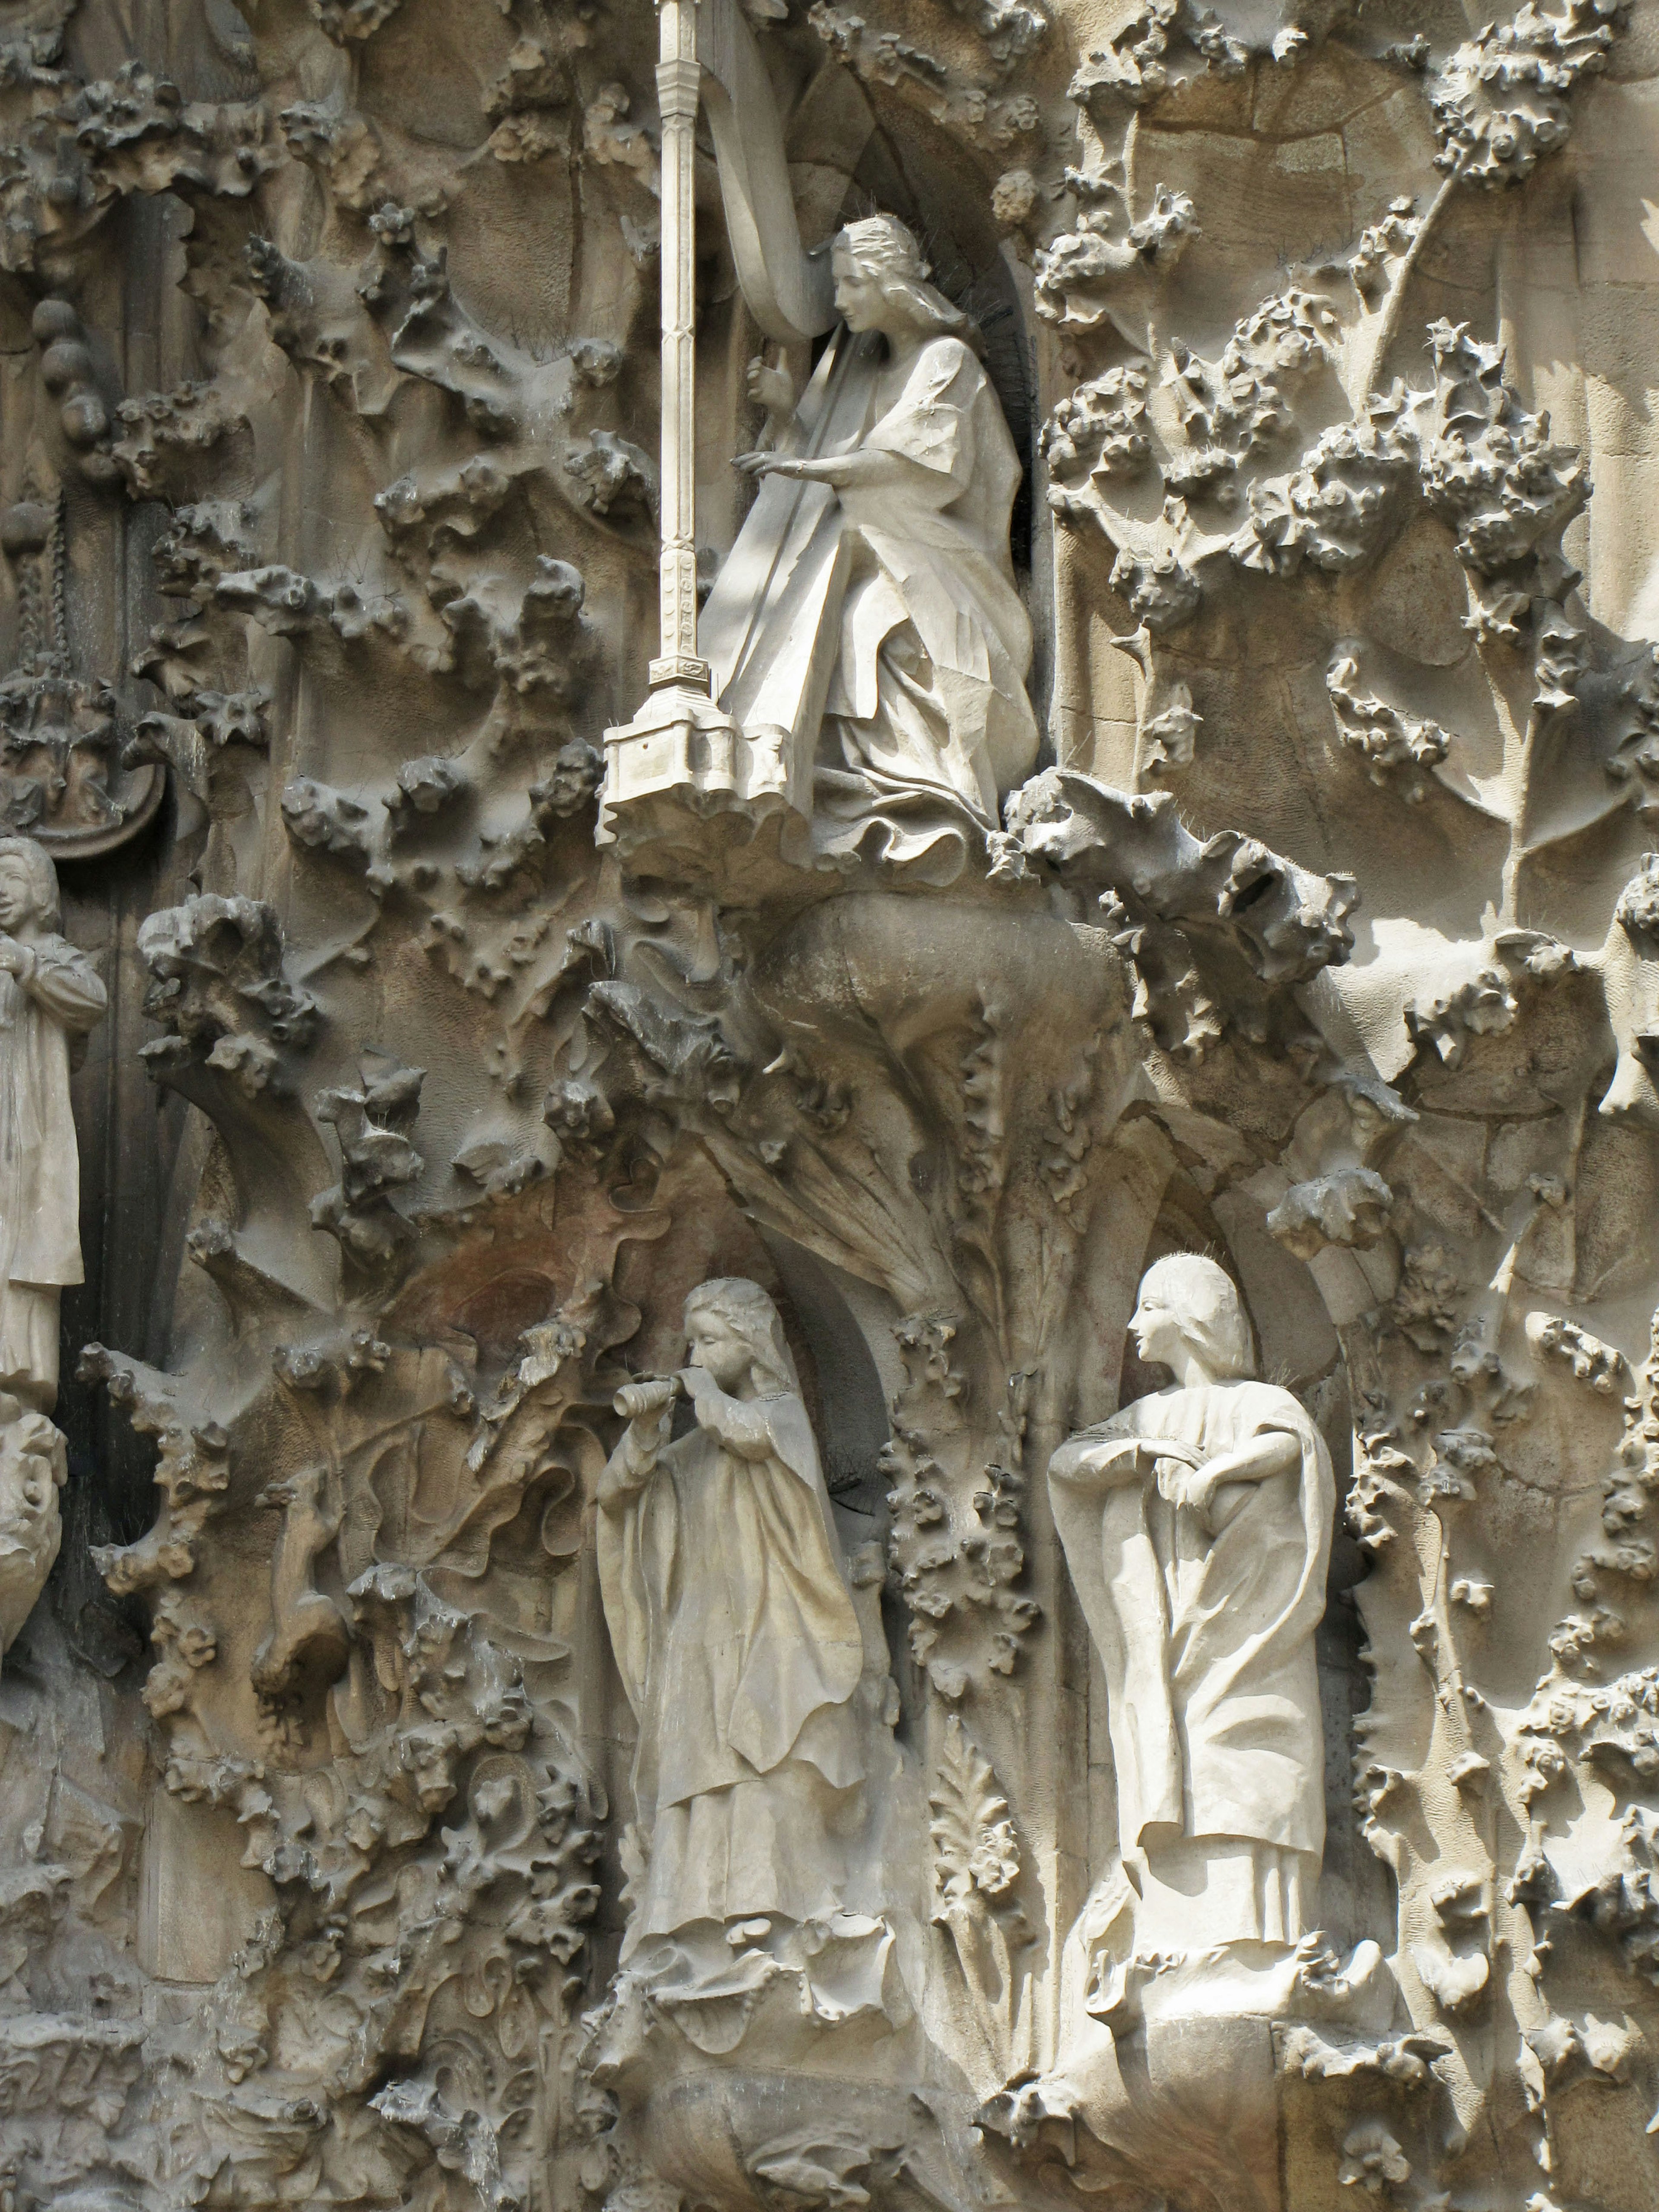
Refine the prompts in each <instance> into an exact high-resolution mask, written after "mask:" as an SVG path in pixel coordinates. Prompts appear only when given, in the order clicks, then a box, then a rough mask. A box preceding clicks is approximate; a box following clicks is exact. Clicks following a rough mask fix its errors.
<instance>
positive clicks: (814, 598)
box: [702, 216, 1037, 883]
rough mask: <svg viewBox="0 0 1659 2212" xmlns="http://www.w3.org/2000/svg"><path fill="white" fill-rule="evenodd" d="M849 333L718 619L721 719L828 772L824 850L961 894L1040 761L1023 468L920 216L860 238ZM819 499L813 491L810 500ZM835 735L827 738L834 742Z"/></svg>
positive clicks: (823, 779)
mask: <svg viewBox="0 0 1659 2212" xmlns="http://www.w3.org/2000/svg"><path fill="white" fill-rule="evenodd" d="M833 267H834V271H835V278H836V309H837V311H838V313H840V315H841V317H842V325H841V328H840V331H839V332H838V334H837V336H836V338H835V339H834V341H833V342H832V343H831V345H830V346H829V348H827V349H826V350H825V352H824V354H823V358H822V359H821V360H820V361H819V362H818V365H817V368H816V370H815V371H814V372H813V376H812V381H811V385H810V386H808V387H807V390H806V392H805V394H804V395H803V398H802V399H801V403H800V405H799V409H798V410H796V412H795V415H794V416H793V421H792V422H790V424H789V426H788V428H787V430H786V431H785V432H784V433H783V435H782V437H781V440H780V441H779V443H778V445H777V446H776V447H774V448H773V449H771V450H769V451H766V452H762V453H748V454H744V455H741V456H739V458H738V464H737V465H738V467H739V468H740V469H743V470H744V471H747V473H748V474H750V476H752V477H758V478H759V479H760V480H761V483H762V487H763V489H762V491H761V495H760V497H759V498H758V499H757V501H756V503H755V506H754V507H753V508H752V510H751V511H750V515H749V519H748V520H747V521H746V522H745V523H744V527H743V529H742V531H741V532H739V534H738V541H737V544H735V545H734V546H733V547H732V552H731V554H730V556H728V558H727V560H726V564H725V567H724V568H723V569H722V571H721V573H720V578H719V580H718V581H717V582H716V584H715V586H714V591H713V592H711V593H710V595H709V600H708V606H707V607H706V609H705V610H704V613H703V618H702V639H703V643H704V646H705V648H706V649H707V651H708V655H709V658H710V659H711V661H712V663H713V665H714V691H715V696H716V697H717V698H718V699H719V701H720V704H721V705H722V706H723V707H724V708H726V711H727V712H728V713H730V714H732V716H733V717H734V718H735V719H736V720H738V722H740V723H741V724H742V726H743V727H744V729H745V730H746V731H747V732H749V734H750V740H751V742H752V741H753V739H754V738H755V737H756V736H757V734H758V733H760V732H765V733H766V734H767V735H768V736H769V737H772V738H775V742H776V744H777V745H778V747H779V749H780V751H781V753H782V754H783V755H785V756H786V757H794V756H796V755H798V754H799V753H802V752H805V754H806V755H807V756H808V757H813V756H814V755H815V754H816V755H817V757H818V765H817V774H816V775H815V777H814V780H813V784H812V806H813V811H814V816H815V819H816V821H817V832H816V836H815V839H814V844H815V849H816V851H817V853H818V854H820V855H822V856H823V857H826V858H828V859H831V860H834V859H836V858H846V859H848V860H850V859H851V856H852V855H854V854H856V853H857V852H858V851H860V848H862V849H864V850H866V851H868V852H871V853H872V854H873V855H874V856H875V857H877V858H879V859H883V860H888V861H890V863H892V864H893V865H894V866H898V867H901V868H906V869H909V870H912V871H914V872H916V873H918V874H920V875H922V876H925V877H926V878H927V879H928V880H930V881H933V882H938V883H949V882H951V881H952V880H954V878H956V876H957V874H959V873H960V872H961V869H962V866H963V859H964V857H965V846H966V839H965V837H964V835H963V828H964V825H965V826H966V828H967V829H968V830H969V832H970V833H971V831H972V830H973V829H975V828H977V829H979V830H980V831H981V832H983V831H985V830H987V829H994V828H995V827H996V825H997V823H998V820H999V808H1000V802H1001V799H1002V796H1003V794H1004V793H1006V792H1007V791H1009V790H1011V789H1012V787H1013V786H1014V785H1015V784H1017V783H1018V782H1019V781H1020V780H1021V779H1022V778H1023V777H1024V775H1026V773H1027V772H1028V771H1029V770H1030V768H1031V766H1032V764H1033V763H1034V762H1035V760H1036V748H1037V733H1036V721H1035V719H1034V718H1033V716H1032V713H1031V707H1030V700H1029V699H1028V698H1027V696H1026V694H1025V676H1026V671H1027V670H1028V669H1029V667H1030V658H1031V637H1030V619H1029V617H1027V615H1026V612H1025V610H1024V606H1023V605H1021V603H1020V600H1019V597H1018V592H1016V590H1015V588H1014V579H1013V567H1012V562H1011V560H1010V558H1009V553H1008V519H1009V514H1010V512H1011V510H1012V506H1013V500H1014V494H1015V492H1016V490H1017V489H1018V484H1019V474H1020V471H1019V459H1018V455H1017V454H1016V453H1015V451H1014V447H1013V441H1012V438H1011V437H1010V436H1009V435H1008V427H1007V424H1006V422H1005V421H1004V420H1003V415H1002V408H1001V404H1000V401H999V400H998V398H997V395H996V392H995V389H994V386H992V384H991V382H990V380H989V378H988V377H987V375H986V373H985V370H984V368H982V366H981V363H980V362H979V361H978V360H977V359H976V358H975V353H974V349H973V346H972V344H971V343H970V342H969V341H970V338H971V336H972V332H971V326H970V325H969V322H968V319H967V318H966V317H965V316H964V315H963V313H962V312H961V310H960V309H959V308H957V307H952V306H951V302H950V301H948V300H946V299H945V297H944V295H942V294H941V293H939V291H938V290H937V289H935V288H934V287H933V285H931V284H929V283H927V275H928V269H927V263H926V261H925V260H924V259H923V258H922V256H921V249H920V247H919V246H917V244H916V241H915V238H914V237H912V235H911V234H910V233H909V231H908V230H907V229H906V228H905V227H904V225H903V224H902V222H896V221H895V220H894V219H893V218H892V217H891V216H872V217H871V218H869V219H868V220H867V221H865V222H856V223H851V224H849V225H848V227H847V228H846V229H844V230H842V232H841V233H840V234H838V236H837V237H836V242H835V248H834V254H833ZM803 487H804V489H802V488H803ZM820 733H822V734H820Z"/></svg>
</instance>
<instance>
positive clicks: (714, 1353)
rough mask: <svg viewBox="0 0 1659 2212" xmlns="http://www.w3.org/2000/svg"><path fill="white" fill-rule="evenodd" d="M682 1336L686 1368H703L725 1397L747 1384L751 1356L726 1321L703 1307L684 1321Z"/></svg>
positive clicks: (747, 1348) (747, 1347) (751, 1360)
mask: <svg viewBox="0 0 1659 2212" xmlns="http://www.w3.org/2000/svg"><path fill="white" fill-rule="evenodd" d="M685 1334H686V1343H687V1364H689V1365H690V1366H692V1367H701V1368H703V1369H705V1370H707V1372H708V1374H709V1375H710V1376H712V1377H713V1379H714V1381H715V1382H716V1383H719V1385H720V1389H722V1390H724V1391H726V1393H727V1395H733V1394H735V1393H736V1392H737V1391H738V1390H739V1389H741V1388H742V1386H743V1384H744V1383H745V1382H747V1380H748V1379H749V1370H750V1365H751V1364H753V1358H754V1355H753V1353H752V1352H750V1349H749V1346H747V1345H746V1344H745V1343H744V1341H743V1340H742V1338H741V1337H739V1336H738V1335H736V1334H733V1332H732V1326H731V1324H730V1322H726V1321H725V1320H723V1319H722V1318H721V1316H720V1315H719V1314H717V1313H714V1312H713V1311H711V1310H709V1308H708V1307H707V1306H705V1307H703V1308H702V1310H700V1311H699V1312H696V1313H694V1314H692V1315H690V1316H689V1317H688V1318H687V1321H686V1324H685Z"/></svg>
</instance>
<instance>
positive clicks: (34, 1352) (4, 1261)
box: [0, 936, 106, 1407]
mask: <svg viewBox="0 0 1659 2212" xmlns="http://www.w3.org/2000/svg"><path fill="white" fill-rule="evenodd" d="M26 950H27V951H29V952H30V953H31V954H32V956H33V957H32V959H31V962H30V963H29V967H28V972H27V974H26V975H24V976H23V977H22V978H21V980H20V979H19V978H18V977H16V976H15V975H9V974H7V973H4V972H0V1267H3V1269H4V1287H3V1290H0V1387H3V1386H6V1385H10V1386H11V1387H13V1388H19V1387H21V1386H25V1385H32V1386H33V1394H34V1395H36V1396H37V1397H39V1398H40V1400H41V1401H42V1402H43V1403H44V1404H45V1405H46V1407H50V1405H51V1402H52V1395H53V1394H55V1392H56V1390H57V1387H58V1299H59V1297H60V1296H61V1295H62V1286H63V1285H64V1284H65V1283H78V1282H81V1281H82V1280H83V1279H84V1277H83V1274H82V1265H81V1230H80V1213H81V1161H80V1154H79V1152H78V1150H77V1148H76V1137H75V1117H74V1115H73V1114H72V1113H71V1111H70V1043H71V1040H72V1039H78V1038H79V1037H80V1036H82V1035H83V1034H84V1033H85V1032H86V1031H87V1030H89V1029H91V1027H92V1026H93V1024H94V1022H96V1021H97V1020H98V1018H99V1017H100V1015H101V1014H102V1012H103V1011H104V1007H105V1005H106V997H105V992H104V986H103V984H102V983H101V982H100V980H99V977H98V974H97V971H96V969H94V966H93V964H92V963H91V961H90V960H88V957H87V956H86V955H85V953H83V952H79V951H76V948H75V946H74V945H70V944H68V943H66V942H65V941H64V939H63V938H61V937H55V936H40V937H37V938H36V939H34V940H33V944H32V945H28V946H27V947H26Z"/></svg>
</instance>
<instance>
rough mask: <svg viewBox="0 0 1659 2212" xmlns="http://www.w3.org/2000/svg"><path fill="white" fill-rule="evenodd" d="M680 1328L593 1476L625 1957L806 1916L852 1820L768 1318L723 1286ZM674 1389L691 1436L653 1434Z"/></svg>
mask: <svg viewBox="0 0 1659 2212" xmlns="http://www.w3.org/2000/svg"><path fill="white" fill-rule="evenodd" d="M685 1328H686V1336H687V1339H688V1345H689V1354H688V1364H687V1365H686V1366H685V1367H684V1369H683V1370H681V1372H680V1374H679V1375H678V1376H669V1377H666V1378H664V1379H663V1380H661V1381H658V1382H650V1383H631V1384H629V1385H627V1386H626V1387H625V1388H624V1389H623V1390H622V1391H621V1392H620V1393H619V1394H618V1396H617V1410H618V1412H620V1413H623V1414H625V1415H626V1416H627V1418H628V1426H627V1428H626V1429H625V1430H624V1431H623V1437H622V1441H621V1443H619V1444H618V1445H617V1449H616V1450H615V1451H614V1452H613V1453H612V1454H611V1458H610V1461H609V1462H608V1464H607V1465H606V1467H605V1472H604V1474H603V1476H602V1477H601V1479H600V1483H599V1539H598V1541H599V1582H600V1589H601V1592H602V1594H603V1596H604V1601H605V1620H606V1622H607V1624H608V1626H609V1627H610V1631H611V1648H612V1650H614V1652H615V1654H616V1657H617V1668H618V1670H619V1671H620V1673H621V1675H622V1680H623V1688H624V1690H625V1691H626V1692H627V1694H628V1700H629V1705H631V1706H632V1707H633V1710H634V1713H635V1718H636V1719H637V1722H638V1723H639V1742H638V1747H637V1750H636V1752H635V1761H634V1799H635V1818H636V1822H637V1826H638V1831H639V1838H638V1842H639V1848H640V1850H641V1857H642V1858H643V1862H644V1863H643V1868H642V1871H641V1873H640V1874H639V1875H636V1878H635V1895H634V1898H633V1910H632V1913H631V1917H630V1918H629V1926H628V1933H627V1936H626V1938H625V1940H624V1942H623V1959H624V1960H627V1959H628V1958H629V1956H630V1955H631V1954H633V1953H634V1952H635V1950H636V1949H637V1948H639V1946H640V1945H641V1942H644V1941H645V1939H647V1937H661V1936H673V1935H677V1934H679V1933H682V1932H683V1931H685V1930H689V1929H694V1928H697V1927H700V1926H702V1927H707V1928H711V1929H714V1930H720V1929H724V1930H726V1931H727V1933H728V1936H729V1937H730V1938H731V1940H732V1941H734V1942H735V1941H737V1940H738V1938H739V1937H740V1936H741V1935H742V1931H743V1930H744V1929H745V1927H747V1926H750V1925H752V1924H753V1923H757V1922H759V1923H762V1924H763V1925H764V1923H767V1922H768V1921H769V1920H770V1919H772V1918H774V1917H776V1918H778V1919H781V1920H783V1921H787V1922H789V1923H805V1922H811V1921H824V1920H827V1919H828V1918H829V1917H830V1916H831V1915H834V1914H836V1912H838V1911H839V1910H840V1908H841V1906H842V1899H843V1893H844V1887H845V1880H846V1864H845V1842H846V1839H847V1838H848V1835H849V1834H850V1832H851V1831H852V1830H853V1828H854V1827H855V1826H856V1825H857V1822H858V1820H859V1819H860V1815H861V1812H862V1803H861V1800H862V1790H861V1788H860V1785H861V1784H862V1783H863V1781H864V1778H865V1764H864V1759H863V1754H862V1750H861V1746H860V1732H859V1723H858V1716H857V1712H856V1711H855V1708H854V1702H853V1700H854V1692H856V1690H857V1688H858V1686H859V1680H860V1675H861V1674H862V1672H863V1668H864V1650H863V1644H862V1641H861V1638H860V1628H859V1622H858V1616H857V1614H856V1613H854V1609H853V1601H852V1598H851V1595H850V1594H849V1592H848V1587H847V1583H846V1580H845V1577H844V1571H843V1567H842V1554H841V1547H840V1544H839V1542H838V1541H837V1539H836V1530H835V1524H834V1521H833V1518H832V1516H831V1512H830V1506H829V1493H828V1492H827V1490H826V1489H825V1487H824V1481H823V1473H822V1471H821V1469H820V1468H819V1464H818V1454H817V1445H816V1443H814V1441H813V1437H812V1431H811V1424H810V1423H809V1421H808V1419H807V1415H806V1408H805V1404H804V1403H803V1402H802V1399H801V1395H800V1387H799V1383H798V1382H797V1380H796V1377H795V1373H794V1369H793V1363H792V1361H791V1359H790V1356H789V1352H788V1349H787V1346H786V1344H785V1341H784V1337H783V1329H782V1325H781V1322H780V1320H779V1317H778V1314H777V1310H776V1308H775V1306H774V1305H773V1304H772V1301H771V1299H770V1298H769V1297H767V1295H766V1293H765V1292H764V1291H763V1290H762V1289H761V1288H760V1287H759V1285H757V1284H755V1283H751V1282H746V1281H743V1280H740V1279H720V1280H717V1281H714V1282H708V1283H704V1284H702V1285H701V1286H700V1287H699V1288H698V1289H696V1290H695V1291H692V1293H691V1295H690V1297H689V1298H688V1299H687V1301H686V1306H685ZM682 1393H684V1394H685V1395H688V1396H689V1397H690V1401H691V1404H692V1407H693V1409H694V1411H695V1413H696V1427H695V1428H694V1429H692V1430H691V1431H690V1433H689V1434H688V1435H686V1436H684V1437H680V1438H678V1440H675V1441H670V1430H671V1424H672V1419H673V1411H674V1406H675V1403H676V1401H677V1400H678V1398H679V1396H680V1395H681V1394H682ZM733 1930H736V1931H738V1934H737V1936H732V1931H733Z"/></svg>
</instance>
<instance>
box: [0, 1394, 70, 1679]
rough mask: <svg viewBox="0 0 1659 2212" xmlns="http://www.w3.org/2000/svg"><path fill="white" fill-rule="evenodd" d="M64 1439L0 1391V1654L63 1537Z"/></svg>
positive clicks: (39, 1416)
mask: <svg viewBox="0 0 1659 2212" xmlns="http://www.w3.org/2000/svg"><path fill="white" fill-rule="evenodd" d="M67 1474H68V1464H67V1460H66V1456H65V1454H64V1439H63V1437H62V1436H61V1435H60V1434H59V1433H58V1431H57V1430H56V1429H55V1428H54V1427H53V1426H52V1423H51V1422H50V1421H49V1420H47V1419H46V1416H45V1414H44V1413H35V1412H34V1411H33V1409H30V1408H25V1407H22V1406H21V1405H20V1404H19V1403H18V1401H17V1400H16V1399H15V1398H13V1397H9V1396H3V1395H0V1656H3V1655H4V1654H5V1653H6V1652H7V1651H8V1650H9V1649H10V1648H11V1646H12V1644H14V1643H15V1641H16V1638H17V1632H18V1631H19V1629H21V1626H23V1623H24V1622H25V1621H26V1620H27V1619H28V1617H29V1614H30V1613H31V1612H32V1611H33V1606H34V1601H35V1600H36V1598H38V1597H39V1596H40V1592H41V1590H42V1589H44V1588H45V1587H46V1577H47V1576H48V1575H49V1574H50V1573H51V1572H52V1566H53V1564H54V1562H55V1561H56V1559H57V1558H58V1546H59V1543H60V1542H61V1541H62V1537H63V1517H62V1516H61V1514H60V1513H59V1511H58V1492H59V1491H60V1490H61V1489H62V1488H63V1486H64V1479H65V1477H66V1475H67Z"/></svg>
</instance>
